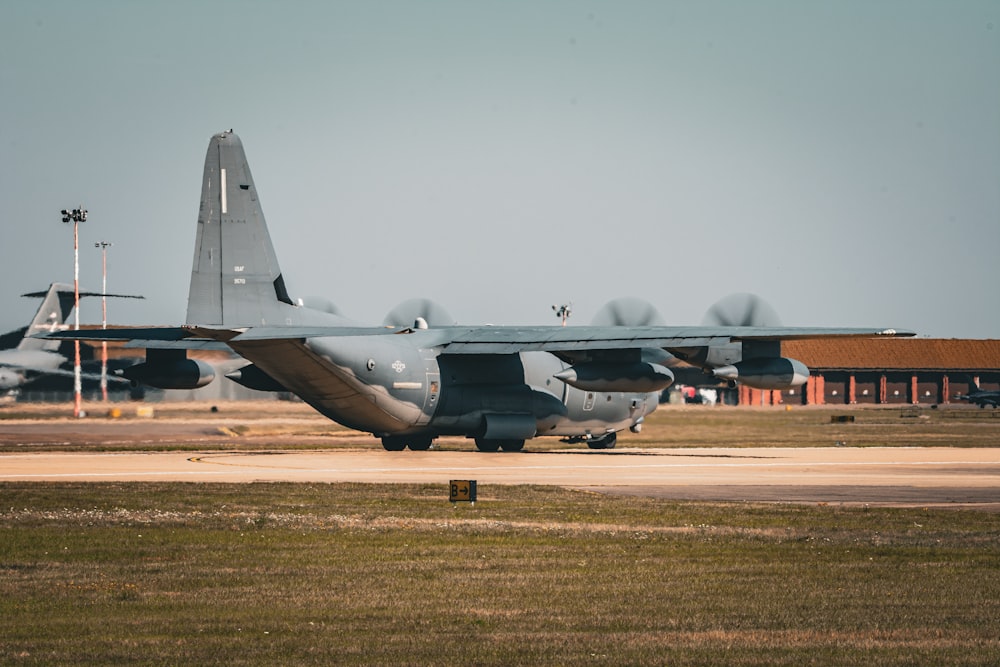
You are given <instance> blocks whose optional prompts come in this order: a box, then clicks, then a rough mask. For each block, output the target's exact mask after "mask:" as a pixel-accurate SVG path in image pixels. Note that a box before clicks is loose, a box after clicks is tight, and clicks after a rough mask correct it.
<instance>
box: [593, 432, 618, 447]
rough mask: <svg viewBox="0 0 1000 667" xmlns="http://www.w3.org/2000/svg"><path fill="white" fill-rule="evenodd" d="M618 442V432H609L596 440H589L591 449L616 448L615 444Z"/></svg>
mask: <svg viewBox="0 0 1000 667" xmlns="http://www.w3.org/2000/svg"><path fill="white" fill-rule="evenodd" d="M617 443H618V434H617V433H608V434H607V435H606V436H604V437H603V438H597V439H596V440H588V441H587V446H588V447H590V448H591V449H614V448H615V445H616V444H617Z"/></svg>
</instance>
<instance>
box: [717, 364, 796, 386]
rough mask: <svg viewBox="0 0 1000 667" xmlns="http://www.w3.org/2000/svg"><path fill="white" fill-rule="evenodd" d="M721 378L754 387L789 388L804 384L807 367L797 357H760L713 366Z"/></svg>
mask: <svg viewBox="0 0 1000 667" xmlns="http://www.w3.org/2000/svg"><path fill="white" fill-rule="evenodd" d="M712 373H713V374H714V375H715V376H716V377H719V378H722V379H723V380H730V381H738V382H741V383H743V384H745V385H746V386H748V387H753V388H754V389H790V388H792V387H798V386H799V385H801V384H805V381H806V380H808V379H809V369H808V368H807V367H806V365H805V364H803V363H802V362H801V361H799V360H797V359H788V358H785V357H761V358H757V359H747V360H745V361H741V362H739V363H736V364H729V365H727V366H719V367H718V368H713V369H712Z"/></svg>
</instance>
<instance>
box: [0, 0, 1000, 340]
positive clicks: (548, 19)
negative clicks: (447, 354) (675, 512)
mask: <svg viewBox="0 0 1000 667" xmlns="http://www.w3.org/2000/svg"><path fill="white" fill-rule="evenodd" d="M230 128H232V129H234V130H235V132H236V133H237V134H239V136H240V137H241V139H242V141H243V145H244V147H245V148H246V151H247V156H248V159H249V163H250V167H251V170H252V171H253V175H254V180H255V183H256V186H257V190H258V192H259V193H260V200H261V203H262V206H263V209H264V214H265V217H266V219H267V222H268V226H269V228H270V232H271V237H272V240H273V242H274V246H275V249H276V251H277V254H278V258H279V262H280V264H281V268H282V271H283V274H284V277H285V283H286V285H287V286H288V290H289V292H290V293H291V294H292V295H293V296H322V297H325V298H327V299H329V300H330V301H332V302H333V303H335V304H336V305H337V307H338V308H339V309H340V311H341V312H342V313H343V314H345V315H348V316H350V317H352V318H354V319H357V320H360V321H362V322H368V323H371V324H379V323H381V321H382V318H383V317H384V316H385V314H386V313H387V312H388V311H389V310H391V309H392V308H393V307H394V306H395V305H396V304H398V303H399V302H401V301H403V300H404V299H409V298H413V297H421V298H430V299H433V300H434V301H436V302H438V303H439V304H441V305H442V306H444V307H445V308H446V309H447V310H448V311H449V312H450V313H451V315H452V317H453V318H454V319H455V320H456V321H457V322H459V323H461V324H483V323H493V324H523V325H529V324H531V325H534V324H553V325H554V324H558V323H559V321H558V319H557V318H556V316H555V313H554V312H553V310H552V306H553V305H555V304H563V303H569V302H571V303H572V307H573V311H572V316H571V318H570V324H571V325H572V324H588V323H589V322H590V321H591V318H592V317H593V316H594V315H595V314H596V313H597V311H598V310H599V309H600V308H601V307H602V306H603V305H604V304H605V303H606V302H607V301H608V300H610V299H613V298H617V297H623V296H627V297H638V298H642V299H645V300H647V301H649V302H651V303H652V304H654V305H655V306H656V307H657V308H658V309H659V310H660V312H661V313H662V315H663V319H664V320H665V322H666V323H668V324H677V325H692V324H699V323H700V322H701V321H702V318H703V316H704V314H705V312H706V311H707V310H708V308H709V307H710V306H711V305H712V304H713V303H714V302H716V301H718V300H719V299H721V298H723V297H725V296H726V295H729V294H732V293H735V292H751V293H754V294H757V295H760V296H761V297H762V298H763V299H765V300H766V301H767V302H768V303H769V304H770V305H771V306H772V307H773V308H774V309H775V310H776V311H777V312H778V313H779V314H780V316H781V320H782V322H783V323H784V324H786V325H791V326H875V327H895V328H899V329H909V330H913V331H916V332H917V333H918V334H919V335H921V336H927V337H941V338H1000V307H998V306H1000V291H998V289H997V283H998V281H997V266H996V262H997V259H996V258H997V256H998V252H1000V2H997V1H996V0H989V1H975V0H961V1H958V2H955V1H953V0H948V1H940V2H927V1H922V0H881V1H868V0H865V1H858V0H845V1H838V2H813V1H805V2H802V1H797V0H796V1H793V0H782V1H773V0H759V1H753V2H746V1H744V0H730V1H725V0H716V1H711V0H710V1H707V2H695V1H693V0H691V1H684V2H672V1H670V0H661V1H654V2H636V1H628V0H625V1H615V2H611V1H607V2H588V1H585V0H569V1H557V0H551V1H543V2H535V1H512V2H485V1H480V2H468V1H443V0H442V1H433V2H430V1H428V2H420V1H417V0H406V1H400V2H389V1H380V0H377V1H372V2H336V1H330V2H294V1H282V2H264V1H260V0H257V1H246V2H243V1H240V2H227V1H201V0H198V1H192V0H171V1H170V2H153V1H148V2H131V1H126V0H115V1H112V0H89V1H88V2H77V1H76V0H67V1H55V0H31V1H30V2H29V1H28V0H8V1H6V2H3V3H0V218H2V219H0V234H2V236H0V331H8V330H11V329H15V328H17V327H19V326H23V325H25V324H26V323H27V322H28V320H29V319H30V318H31V316H32V314H33V313H34V310H35V308H36V307H37V302H35V301H33V300H30V299H24V298H21V297H20V296H19V295H20V294H22V293H24V292H28V291H35V290H41V289H44V288H45V287H46V286H47V285H48V284H49V283H50V282H53V281H69V282H72V278H73V240H72V239H73V234H72V229H71V228H70V227H71V225H67V224H63V223H62V222H61V216H60V214H59V211H60V210H61V209H63V208H75V207H77V206H80V205H82V206H83V207H84V208H86V209H87V210H88V211H89V216H88V220H87V221H86V222H85V223H82V224H81V225H80V280H81V286H82V288H84V289H90V290H95V291H96V290H100V285H101V256H100V255H101V253H100V250H98V249H96V248H95V247H94V244H95V243H97V242H99V241H107V242H111V243H112V244H113V245H112V246H111V248H110V249H109V251H108V291H109V292H118V293H130V294H142V295H144V296H145V300H144V301H110V302H109V305H108V318H109V321H110V322H111V323H114V324H131V325H145V324H180V323H183V321H184V317H185V310H186V302H187V293H188V280H189V276H190V267H191V261H192V258H193V254H194V249H193V245H194V236H195V226H196V221H197V215H198V200H199V196H200V188H201V175H202V168H203V163H204V158H205V151H206V149H207V147H208V140H209V138H210V137H211V136H212V135H213V134H214V133H216V132H219V131H222V130H227V129H230ZM100 320H101V311H100V303H99V301H98V300H96V299H93V300H90V302H87V301H85V302H84V305H83V307H82V311H81V321H82V322H83V323H84V324H86V323H99V322H100Z"/></svg>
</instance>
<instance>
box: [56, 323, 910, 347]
mask: <svg viewBox="0 0 1000 667" xmlns="http://www.w3.org/2000/svg"><path fill="white" fill-rule="evenodd" d="M413 334H416V335H421V336H426V337H427V338H428V346H438V345H440V346H443V347H444V352H445V353H447V354H514V353H516V352H528V351H546V352H570V351H574V350H581V351H582V350H615V349H636V348H672V347H673V348H677V347H696V346H706V345H722V344H725V343H729V342H734V341H781V340H796V339H808V338H843V337H855V338H875V337H878V338H885V337H906V336H913V335H915V334H914V333H913V332H910V331H902V330H897V329H878V328H849V327H848V328H845V327H706V326H697V327H661V326H655V327H619V326H582V327H556V326H540V327H516V326H478V327H460V326H459V327H435V328H432V329H427V330H414V329H393V328H389V327H326V326H319V327H310V326H289V327H249V328H245V329H242V328H241V329H230V328H215V327H204V326H190V325H188V326H183V327H146V328H138V329H126V328H122V329H107V330H99V329H91V330H85V331H84V330H81V331H59V332H51V333H47V334H42V337H45V338H68V339H74V338H79V339H84V340H128V341H131V342H130V343H129V345H128V347H152V348H180V349H198V348H206V347H216V346H219V344H220V343H222V344H225V343H229V342H233V343H243V342H251V341H268V340H288V339H308V338H326V337H345V336H350V337H358V336H388V335H413Z"/></svg>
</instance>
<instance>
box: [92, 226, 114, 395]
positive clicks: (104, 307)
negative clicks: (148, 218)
mask: <svg viewBox="0 0 1000 667" xmlns="http://www.w3.org/2000/svg"><path fill="white" fill-rule="evenodd" d="M112 245H114V244H112V243H108V242H107V241H99V242H97V243H95V244H94V247H95V248H100V249H101V275H102V279H101V329H102V330H103V329H107V328H108V248H110V247H111V246H112ZM101 400H103V401H104V402H105V403H107V402H108V341H106V340H102V341H101Z"/></svg>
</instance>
